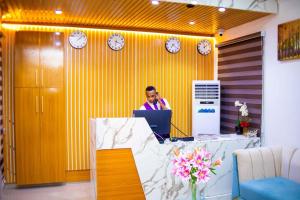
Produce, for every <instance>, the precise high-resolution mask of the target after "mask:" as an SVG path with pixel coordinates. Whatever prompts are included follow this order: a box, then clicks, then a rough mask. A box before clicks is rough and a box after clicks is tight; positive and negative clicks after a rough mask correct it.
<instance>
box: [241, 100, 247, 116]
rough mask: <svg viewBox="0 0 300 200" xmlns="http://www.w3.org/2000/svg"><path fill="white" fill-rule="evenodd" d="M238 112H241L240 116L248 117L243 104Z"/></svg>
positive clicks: (245, 105) (245, 106)
mask: <svg viewBox="0 0 300 200" xmlns="http://www.w3.org/2000/svg"><path fill="white" fill-rule="evenodd" d="M240 112H241V115H242V116H244V117H246V116H248V108H247V104H246V103H244V104H243V105H242V106H241V108H240Z"/></svg>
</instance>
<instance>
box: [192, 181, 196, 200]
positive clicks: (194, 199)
mask: <svg viewBox="0 0 300 200" xmlns="http://www.w3.org/2000/svg"><path fill="white" fill-rule="evenodd" d="M196 198H197V186H196V183H192V200H197V199H196Z"/></svg>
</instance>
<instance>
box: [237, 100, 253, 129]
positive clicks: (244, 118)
mask: <svg viewBox="0 0 300 200" xmlns="http://www.w3.org/2000/svg"><path fill="white" fill-rule="evenodd" d="M234 106H235V107H240V108H239V111H238V119H237V121H236V125H237V126H238V127H249V125H250V124H249V122H250V120H251V119H250V118H249V116H248V115H249V112H248V107H247V104H246V103H245V102H244V103H243V104H242V103H240V101H235V102H234ZM240 113H241V114H240Z"/></svg>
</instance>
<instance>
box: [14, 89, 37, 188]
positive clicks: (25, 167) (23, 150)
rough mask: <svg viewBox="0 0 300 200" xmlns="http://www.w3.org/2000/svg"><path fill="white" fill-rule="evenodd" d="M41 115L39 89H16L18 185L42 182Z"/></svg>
mask: <svg viewBox="0 0 300 200" xmlns="http://www.w3.org/2000/svg"><path fill="white" fill-rule="evenodd" d="M39 113H40V108H39V89H38V88H16V89H15V132H16V174H17V180H16V182H17V184H18V185H24V184H35V183H39V181H40V177H41V173H40V167H41V160H40V159H41V157H40V151H41V142H40V138H41V135H40V127H39V125H40V123H39ZM26 119H28V120H26Z"/></svg>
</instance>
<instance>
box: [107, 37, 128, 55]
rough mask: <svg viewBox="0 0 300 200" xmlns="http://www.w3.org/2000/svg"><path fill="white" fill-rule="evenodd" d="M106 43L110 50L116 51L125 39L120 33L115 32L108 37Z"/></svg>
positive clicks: (122, 45) (120, 47) (121, 46)
mask: <svg viewBox="0 0 300 200" xmlns="http://www.w3.org/2000/svg"><path fill="white" fill-rule="evenodd" d="M107 44H108V46H109V47H110V48H111V49H112V50H115V51H118V50H121V49H122V48H123V47H124V44H125V40H124V37H123V36H122V35H121V34H119V33H115V34H112V35H111V36H110V37H109V38H108V41H107Z"/></svg>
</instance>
